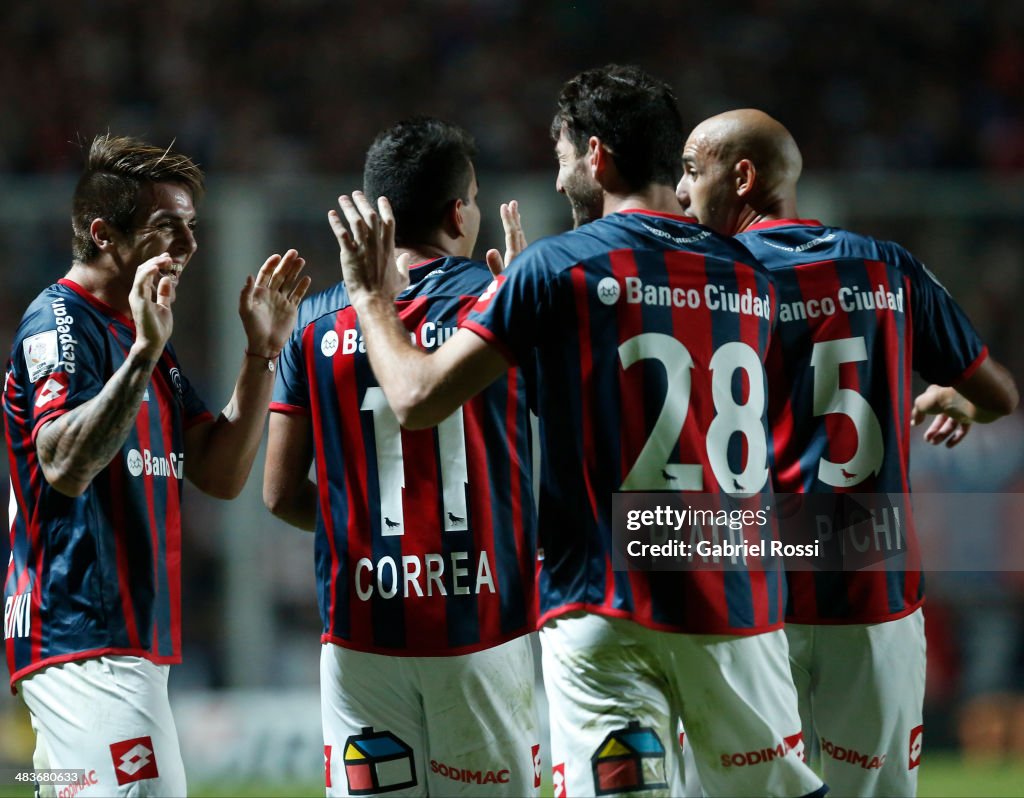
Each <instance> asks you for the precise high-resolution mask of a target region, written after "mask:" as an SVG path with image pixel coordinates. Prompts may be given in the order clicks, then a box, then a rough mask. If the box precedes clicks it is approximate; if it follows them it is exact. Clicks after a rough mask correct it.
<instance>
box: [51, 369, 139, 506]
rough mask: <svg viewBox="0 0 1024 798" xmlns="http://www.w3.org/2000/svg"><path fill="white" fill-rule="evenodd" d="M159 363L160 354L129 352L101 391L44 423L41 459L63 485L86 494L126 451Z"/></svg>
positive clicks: (53, 480)
mask: <svg viewBox="0 0 1024 798" xmlns="http://www.w3.org/2000/svg"><path fill="white" fill-rule="evenodd" d="M155 366H156V361H155V360H149V359H146V358H145V357H143V356H139V355H136V354H134V353H132V354H129V355H128V358H127V359H126V360H125V362H124V364H123V365H122V366H121V368H119V369H118V370H117V371H116V372H114V375H113V376H112V377H111V378H110V380H108V381H107V384H106V385H104V386H103V390H102V391H100V392H99V394H97V395H96V396H94V397H93V398H92V399H90V400H89V401H88V402H86V403H85V404H82V405H80V406H79V407H76V408H75V409H74V410H71V411H69V412H67V413H65V414H64V415H63V416H61V417H60V418H58V419H57V420H55V421H53V422H51V423H49V424H47V425H45V426H44V427H43V428H42V429H40V431H39V434H38V435H37V436H36V450H37V452H38V455H39V463H40V465H41V466H42V469H43V473H44V474H45V476H46V479H47V481H48V482H50V484H51V485H53V486H54V487H55V488H56V489H57V490H59V491H60V492H61V493H64V494H67V495H69V496H78V495H80V494H81V493H82V492H84V491H85V489H86V488H87V487H88V486H89V483H90V482H92V480H93V478H94V477H95V476H96V475H97V474H98V473H99V472H100V471H102V470H103V469H104V468H106V467H107V465H108V464H109V463H110V461H111V460H112V459H113V458H114V455H116V454H117V453H118V451H120V449H121V446H122V445H123V444H124V441H125V438H127V437H128V432H129V430H130V429H131V428H132V425H133V424H134V423H135V417H136V416H137V415H138V413H139V405H140V404H141V402H142V397H143V395H144V394H145V392H146V386H147V385H148V384H149V378H150V376H151V375H152V373H153V368H154V367H155Z"/></svg>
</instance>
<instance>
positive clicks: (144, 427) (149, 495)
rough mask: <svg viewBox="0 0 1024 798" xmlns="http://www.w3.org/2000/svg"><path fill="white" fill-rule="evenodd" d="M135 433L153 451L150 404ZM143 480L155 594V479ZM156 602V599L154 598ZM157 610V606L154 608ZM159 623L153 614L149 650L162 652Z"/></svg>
mask: <svg viewBox="0 0 1024 798" xmlns="http://www.w3.org/2000/svg"><path fill="white" fill-rule="evenodd" d="M162 392H163V390H162V386H157V387H156V389H155V390H154V393H155V394H156V395H157V402H159V401H160V398H159V396H160V394H161V393H162ZM135 432H136V433H137V434H138V436H139V448H141V449H142V450H143V451H144V452H145V451H150V452H152V451H153V447H152V445H151V442H150V436H149V402H143V403H142V404H141V405H139V414H138V415H137V416H136V417H135ZM138 479H141V480H142V486H143V488H144V489H145V491H146V515H147V516H148V520H149V540H150V545H151V547H152V548H151V550H150V556H151V557H152V558H153V592H154V593H157V592H158V591H159V589H160V555H159V552H160V539H159V533H158V531H157V525H156V513H155V504H154V502H155V500H156V497H155V496H154V492H155V491H154V488H155V486H154V484H153V482H154V477H153V475H152V474H147V473H146V472H145V471H143V472H142V475H141V476H139V477H138ZM127 581H128V577H127V574H126V575H125V582H126V583H127ZM154 602H155V598H154ZM154 610H155V606H154ZM159 626H160V624H159V622H158V620H157V617H156V612H154V613H153V628H152V629H151V630H150V631H151V633H152V639H151V642H150V645H149V646H148V648H150V650H152V651H159V650H160V634H159Z"/></svg>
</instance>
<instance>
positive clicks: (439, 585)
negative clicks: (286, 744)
mask: <svg viewBox="0 0 1024 798" xmlns="http://www.w3.org/2000/svg"><path fill="white" fill-rule="evenodd" d="M409 276H410V281H411V285H410V287H409V288H408V289H406V290H405V291H404V292H403V293H402V294H401V295H400V296H399V297H398V303H397V304H398V310H399V315H400V316H401V319H402V321H403V323H404V324H405V325H406V327H407V328H408V329H409V335H410V338H411V340H412V341H413V343H415V344H416V345H417V346H420V347H422V348H423V349H426V350H434V349H436V348H437V347H439V346H441V344H442V343H444V341H445V340H446V339H447V338H448V337H449V336H450V335H451V334H452V333H454V332H455V330H456V329H457V327H458V323H459V320H460V319H461V318H462V317H463V316H464V315H465V314H466V312H468V309H469V307H471V306H472V305H473V303H474V302H475V301H476V298H477V297H478V296H479V294H480V293H481V292H482V291H483V290H484V289H485V288H486V286H487V285H488V283H489V282H490V280H491V274H490V272H489V271H488V269H487V267H486V266H485V265H484V264H482V263H479V262H476V261H471V260H467V259H465V258H441V259H438V260H434V261H428V262H426V263H422V264H419V265H417V266H414V267H413V268H412V269H410V273H409ZM271 410H273V411H276V412H283V413H298V414H303V415H308V416H309V418H310V423H311V426H312V430H313V441H314V457H315V472H316V482H317V486H318V492H319V512H318V514H317V526H316V574H317V586H318V600H319V605H320V612H321V617H322V621H323V634H322V638H321V639H322V641H323V642H331V643H335V644H337V645H341V646H345V647H348V648H355V649H358V650H362V651H372V652H378V653H386V654H397V655H403V656H447V655H456V654H465V653H470V652H472V651H476V650H480V649H484V648H489V647H491V646H494V645H497V644H499V643H502V642H505V641H506V640H509V639H511V638H513V637H517V636H519V635H522V634H525V633H527V632H529V631H531V630H532V629H533V628H534V620H535V617H536V601H535V587H534V585H535V571H536V543H535V523H534V515H535V513H534V502H533V493H532V484H531V474H532V471H531V468H532V456H531V448H530V440H531V438H530V429H529V417H528V410H527V403H526V398H525V393H524V388H523V382H522V379H521V378H520V377H519V374H518V372H517V370H515V369H512V370H510V371H509V372H508V373H507V374H506V375H504V376H503V377H501V378H500V379H499V380H498V381H497V382H495V383H494V384H493V385H491V386H490V387H489V388H488V389H487V390H485V391H484V392H482V393H481V394H479V395H478V396H476V397H474V398H473V399H471V400H470V401H469V402H467V403H466V404H465V405H463V406H462V407H460V408H459V409H458V410H456V411H455V412H454V413H453V414H452V415H451V416H449V417H448V418H446V419H445V420H444V421H442V422H441V423H440V424H439V425H438V426H437V427H436V428H434V429H428V430H416V431H410V430H406V429H402V428H401V427H400V425H399V423H398V419H397V418H396V417H395V415H394V413H393V411H392V410H391V408H390V407H389V405H388V403H387V399H386V398H385V396H384V392H383V391H382V390H381V388H380V387H379V386H378V384H377V381H376V379H375V378H374V375H373V371H372V370H371V368H370V363H369V359H368V358H367V355H366V348H365V346H364V343H363V339H362V334H361V332H360V328H359V324H358V322H357V319H356V313H355V310H354V309H353V308H352V307H351V305H350V304H349V301H348V296H347V293H346V291H345V287H344V285H342V284H338V285H335V286H333V287H332V288H329V289H328V290H326V291H324V292H321V293H319V294H317V295H315V296H313V297H310V298H309V299H307V300H306V301H305V302H304V303H303V305H302V307H301V310H300V316H299V322H298V325H297V328H296V332H295V334H294V335H293V336H292V339H291V340H290V341H289V343H288V345H287V346H286V347H285V350H284V352H283V353H282V356H281V369H280V378H279V380H278V382H277V385H276V387H275V392H274V401H273V403H272V404H271Z"/></svg>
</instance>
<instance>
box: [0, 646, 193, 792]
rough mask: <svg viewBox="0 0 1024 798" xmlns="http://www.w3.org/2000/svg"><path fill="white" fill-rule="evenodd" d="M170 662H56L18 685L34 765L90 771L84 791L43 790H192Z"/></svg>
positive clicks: (121, 658) (125, 659)
mask: <svg viewBox="0 0 1024 798" xmlns="http://www.w3.org/2000/svg"><path fill="white" fill-rule="evenodd" d="M167 673H168V666H166V665H154V664H153V663H152V662H150V661H149V660H145V659H142V658H141V657H125V656H118V657H97V658H95V659H83V660H77V661H74V662H65V663H63V664H62V665H51V666H49V667H47V668H43V669H42V670H41V671H38V672H36V673H34V674H32V675H31V676H27V677H26V678H24V679H22V680H21V681H19V682H18V685H17V687H18V690H19V691H20V692H21V694H22V696H23V697H24V699H25V704H26V705H27V706H28V709H29V713H30V715H31V720H32V728H33V729H34V730H35V733H36V752H35V756H34V757H33V764H34V765H35V767H36V768H58V769H74V770H84V771H85V775H86V784H85V785H83V786H82V787H81V789H79V788H77V785H76V787H60V786H58V787H57V788H56V789H55V790H53V791H50V790H43V791H42V792H41V794H42V795H44V796H46V795H50V796H54V795H55V796H57V798H63V796H65V795H67V796H70V795H76V796H79V795H80V796H84V797H85V798H87V797H88V796H117V797H118V798H121V797H122V796H133V798H134V796H174V797H175V798H180V796H184V795H185V794H186V786H185V766H184V765H183V764H182V761H181V749H180V748H179V747H178V734H177V731H176V730H175V728H174V718H173V717H171V707H170V704H169V702H168V700H167Z"/></svg>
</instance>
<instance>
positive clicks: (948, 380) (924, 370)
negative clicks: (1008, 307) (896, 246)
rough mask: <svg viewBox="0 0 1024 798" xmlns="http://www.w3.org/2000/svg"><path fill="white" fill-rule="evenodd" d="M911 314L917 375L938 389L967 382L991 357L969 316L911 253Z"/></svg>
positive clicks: (905, 253)
mask: <svg viewBox="0 0 1024 798" xmlns="http://www.w3.org/2000/svg"><path fill="white" fill-rule="evenodd" d="M902 254H903V255H904V262H905V263H906V264H907V265H908V269H909V272H910V294H911V302H910V311H911V314H912V319H911V323H912V324H913V329H914V371H916V372H917V373H918V374H920V375H921V376H922V377H923V378H924V379H925V380H927V381H928V382H931V383H935V384H938V385H954V384H955V383H957V382H959V381H961V380H963V379H966V378H967V377H969V376H970V375H971V374H972V373H974V370H975V369H976V368H977V367H978V366H979V365H981V362H982V361H983V360H984V359H985V356H986V355H987V354H988V349H987V348H986V347H985V345H984V343H983V342H982V340H981V338H980V337H979V335H978V333H977V331H975V329H974V326H973V325H972V324H971V321H970V319H968V318H967V314H966V313H964V311H963V308H961V307H960V306H959V305H958V304H957V303H956V300H954V299H953V297H952V296H951V295H950V293H949V291H947V290H946V288H945V286H943V285H942V283H940V282H939V280H938V278H937V277H936V276H935V275H934V274H932V272H931V271H930V270H929V269H928V268H927V267H926V266H925V265H924V264H923V263H921V262H920V261H918V260H917V259H916V258H914V257H913V256H912V255H910V254H909V253H907V252H905V251H904V252H903V253H902Z"/></svg>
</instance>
